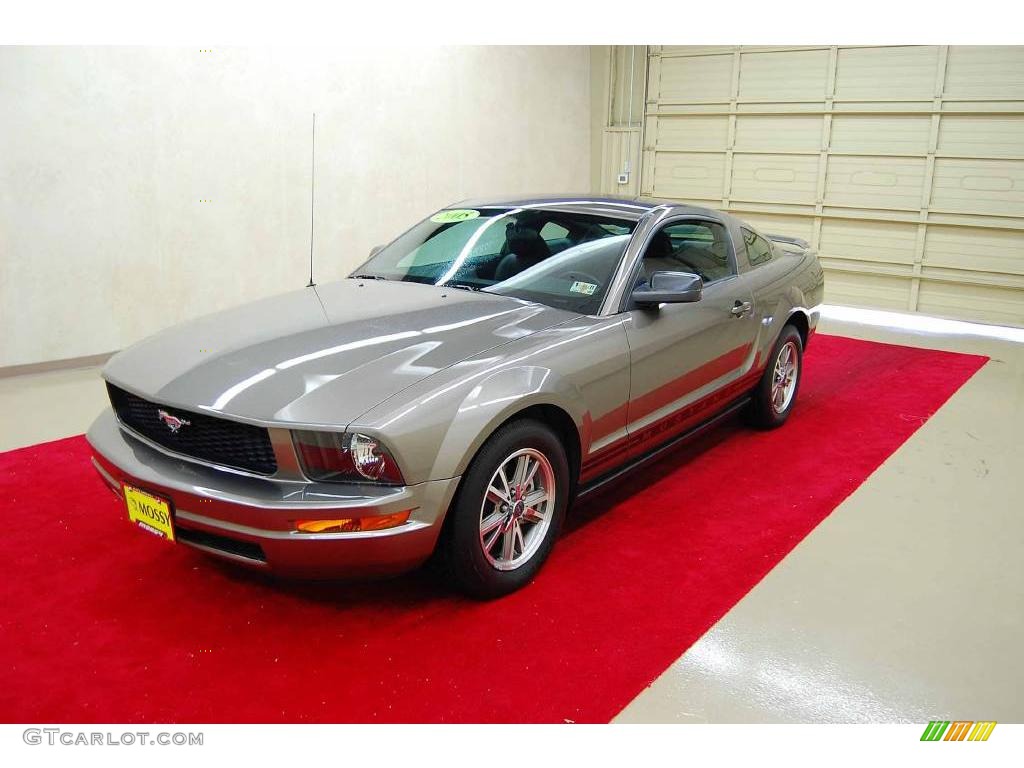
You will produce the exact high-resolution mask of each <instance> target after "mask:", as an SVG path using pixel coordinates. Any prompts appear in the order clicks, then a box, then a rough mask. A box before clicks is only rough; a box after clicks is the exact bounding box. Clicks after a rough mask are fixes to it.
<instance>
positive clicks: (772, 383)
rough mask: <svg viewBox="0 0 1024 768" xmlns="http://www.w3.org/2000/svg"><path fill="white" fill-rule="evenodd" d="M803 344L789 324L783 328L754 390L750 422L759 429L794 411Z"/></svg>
mask: <svg viewBox="0 0 1024 768" xmlns="http://www.w3.org/2000/svg"><path fill="white" fill-rule="evenodd" d="M803 355H804V345H803V339H801V337H800V332H799V331H798V330H797V329H796V328H794V327H793V326H792V325H787V326H785V327H784V328H783V329H782V334H781V335H780V336H779V340H778V341H777V342H775V348H774V349H773V350H772V354H771V356H770V357H769V358H768V366H767V367H766V368H765V371H764V374H763V375H762V376H761V380H760V381H759V382H758V384H757V387H756V388H755V389H754V399H753V402H751V404H750V410H749V416H750V421H751V423H753V424H754V425H755V426H757V427H761V428H762V429H774V428H775V427H779V426H782V424H783V423H784V422H785V421H786V419H787V418H788V417H789V412H790V411H791V410H793V403H794V402H796V393H797V390H798V389H799V388H800V375H801V374H802V373H803Z"/></svg>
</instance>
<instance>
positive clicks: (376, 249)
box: [370, 245, 384, 259]
mask: <svg viewBox="0 0 1024 768" xmlns="http://www.w3.org/2000/svg"><path fill="white" fill-rule="evenodd" d="M383 250H384V246H383V245H375V246H373V248H371V249H370V258H371V259H372V258H373V257H374V256H376V255H377V254H378V253H380V252H381V251H383Z"/></svg>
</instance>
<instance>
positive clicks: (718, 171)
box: [654, 152, 725, 205]
mask: <svg viewBox="0 0 1024 768" xmlns="http://www.w3.org/2000/svg"><path fill="white" fill-rule="evenodd" d="M724 193H725V156H724V155H715V154H707V153H701V154H696V153H688V152H658V153H657V156H656V158H655V161H654V194H655V196H656V197H678V198H681V199H686V200H695V199H704V200H717V201H718V204H719V205H721V199H722V196H723V194H724Z"/></svg>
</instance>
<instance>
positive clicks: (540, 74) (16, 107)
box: [0, 47, 591, 366]
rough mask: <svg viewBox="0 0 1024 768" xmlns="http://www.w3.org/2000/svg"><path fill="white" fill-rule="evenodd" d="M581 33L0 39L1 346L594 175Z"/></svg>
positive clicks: (255, 276) (332, 266)
mask: <svg viewBox="0 0 1024 768" xmlns="http://www.w3.org/2000/svg"><path fill="white" fill-rule="evenodd" d="M589 69H590V59H589V52H588V49H587V48H586V47H563V48H541V47H530V48H519V47H509V48H493V47H492V48H451V49H424V50H409V49H389V48H381V49H378V50H375V51H369V50H360V51H352V52H347V51H344V50H303V49H298V50H267V49H214V50H213V51H212V52H204V51H200V50H199V49H196V48H191V49H149V48H68V49H55V48H0V366H10V365H20V364H28V363H36V362H41V361H47V360H54V359H61V358H69V357H78V356H84V355H91V354H97V353H102V352H106V351H109V350H114V349H118V348H121V347H123V346H125V345H127V344H129V343H131V342H133V341H135V340H136V339H139V338H140V337H142V336H145V335H147V334H150V333H152V332H154V331H156V330H158V329H160V328H163V327H165V326H167V325H170V324H172V323H175V322H177V321H179V320H182V319H185V318H189V317H193V316H196V315H199V314H203V313H206V312H209V311H212V310H216V309H219V308H222V307H226V306H229V305H232V304H236V303H239V302H242V301H245V300H247V299H252V298H256V297H260V296H264V295H267V294H271V293H275V292H278V291H281V290H285V289H289V288H297V287H300V286H302V285H304V284H305V282H306V280H307V264H308V255H309V181H310V164H309V143H310V119H311V113H312V112H313V111H316V113H317V176H316V179H317V201H316V204H317V210H316V257H317V258H316V260H317V279H318V281H320V282H324V281H327V280H331V279H336V278H339V277H341V276H343V275H344V274H346V272H347V271H348V270H350V269H351V268H352V267H354V266H356V265H358V264H359V263H360V262H361V261H362V260H363V259H364V258H365V256H366V253H367V251H368V250H369V249H370V247H372V246H373V245H375V244H377V243H380V242H382V241H385V240H387V239H389V238H390V237H392V236H394V235H395V234H397V233H398V232H399V231H401V230H402V229H404V228H405V227H406V226H408V225H410V224H412V223H413V222H414V221H415V220H416V219H417V218H419V217H421V216H423V215H425V214H426V213H429V212H430V211H431V210H433V209H436V208H438V207H440V206H443V205H445V204H447V203H449V202H453V201H455V200H458V199H460V198H463V197H467V196H471V195H480V194H496V193H498V194H500V193H506V192H508V193H517V192H537V191H552V192H559V191H579V190H585V189H587V188H589V186H590V158H591V147H590V142H589V139H590V121H591V113H590V72H589Z"/></svg>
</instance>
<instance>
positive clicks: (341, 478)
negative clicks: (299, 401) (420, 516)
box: [292, 430, 405, 485]
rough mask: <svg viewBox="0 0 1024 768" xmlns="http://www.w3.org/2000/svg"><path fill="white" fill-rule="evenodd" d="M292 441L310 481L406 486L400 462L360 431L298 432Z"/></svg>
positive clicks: (376, 441) (293, 433)
mask: <svg viewBox="0 0 1024 768" xmlns="http://www.w3.org/2000/svg"><path fill="white" fill-rule="evenodd" d="M292 440H293V441H294V442H295V448H296V450H297V451H298V453H299V459H300V460H301V461H302V468H303V470H305V472H306V476H307V477H309V478H310V479H311V480H324V481H327V482H333V483H364V482H367V481H369V482H371V483H382V484H384V485H403V484H404V483H405V481H404V480H403V479H402V473H401V471H400V470H399V469H398V463H397V462H396V461H395V460H394V458H393V457H392V456H391V454H390V453H389V452H388V450H387V448H385V447H384V446H383V445H381V443H380V441H379V440H378V439H377V438H375V437H371V436H370V435H364V434H361V433H359V432H352V433H349V432H343V433H338V432H313V431H310V430H296V431H294V432H292Z"/></svg>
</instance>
